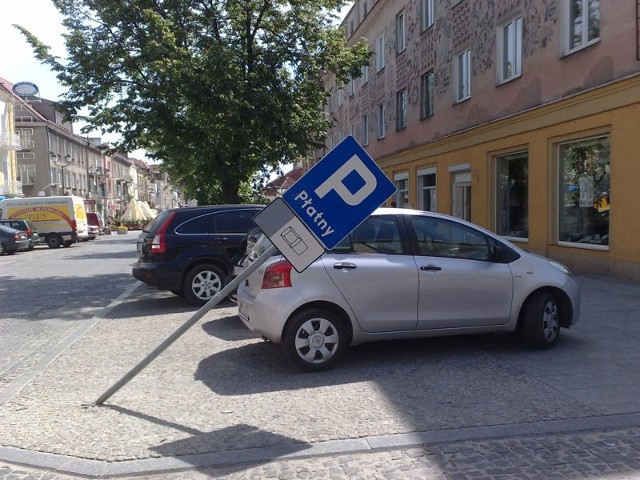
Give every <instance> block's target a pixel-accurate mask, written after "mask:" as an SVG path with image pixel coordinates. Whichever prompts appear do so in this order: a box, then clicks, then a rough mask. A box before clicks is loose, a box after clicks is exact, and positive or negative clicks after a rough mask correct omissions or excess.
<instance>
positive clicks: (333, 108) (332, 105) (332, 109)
mask: <svg viewBox="0 0 640 480" xmlns="http://www.w3.org/2000/svg"><path fill="white" fill-rule="evenodd" d="M335 110H336V107H335V105H334V103H333V89H331V91H330V92H329V113H333V112H335Z"/></svg>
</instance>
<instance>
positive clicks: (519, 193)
mask: <svg viewBox="0 0 640 480" xmlns="http://www.w3.org/2000/svg"><path fill="white" fill-rule="evenodd" d="M496 175H497V178H496V187H497V192H496V233H498V235H503V236H505V237H514V238H528V237H529V156H528V154H527V153H526V152H522V153H515V154H511V155H503V156H500V157H498V158H497V159H496Z"/></svg>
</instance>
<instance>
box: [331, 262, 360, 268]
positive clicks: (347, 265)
mask: <svg viewBox="0 0 640 480" xmlns="http://www.w3.org/2000/svg"><path fill="white" fill-rule="evenodd" d="M333 268H335V269H336V270H353V269H355V268H357V265H356V264H355V263H349V262H338V263H334V264H333Z"/></svg>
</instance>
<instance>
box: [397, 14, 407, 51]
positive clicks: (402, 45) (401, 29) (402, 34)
mask: <svg viewBox="0 0 640 480" xmlns="http://www.w3.org/2000/svg"><path fill="white" fill-rule="evenodd" d="M405 23H406V22H405V16H404V12H400V13H399V14H398V15H397V16H396V53H400V52H404V50H405V49H406V48H407V31H406V26H405Z"/></svg>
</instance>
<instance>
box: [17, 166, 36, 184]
mask: <svg viewBox="0 0 640 480" xmlns="http://www.w3.org/2000/svg"><path fill="white" fill-rule="evenodd" d="M17 174H18V181H20V182H22V185H33V184H34V183H35V182H36V166H35V165H18V172H17Z"/></svg>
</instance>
